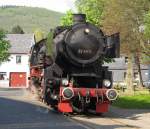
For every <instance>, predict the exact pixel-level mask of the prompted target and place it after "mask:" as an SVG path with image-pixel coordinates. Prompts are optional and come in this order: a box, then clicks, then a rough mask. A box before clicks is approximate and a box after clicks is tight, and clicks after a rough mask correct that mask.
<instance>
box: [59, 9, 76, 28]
mask: <svg viewBox="0 0 150 129" xmlns="http://www.w3.org/2000/svg"><path fill="white" fill-rule="evenodd" d="M72 14H73V11H72V10H69V11H67V12H66V14H65V15H64V16H63V17H62V18H61V25H62V26H70V25H72V23H73V15H72Z"/></svg>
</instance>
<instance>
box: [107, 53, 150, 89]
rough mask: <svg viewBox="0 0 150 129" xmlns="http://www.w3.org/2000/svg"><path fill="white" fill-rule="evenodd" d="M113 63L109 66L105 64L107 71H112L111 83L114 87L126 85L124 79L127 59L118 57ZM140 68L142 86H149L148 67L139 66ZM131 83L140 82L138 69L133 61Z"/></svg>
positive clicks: (149, 72) (149, 69) (149, 67)
mask: <svg viewBox="0 0 150 129" xmlns="http://www.w3.org/2000/svg"><path fill="white" fill-rule="evenodd" d="M114 60H115V61H114V62H112V63H109V64H107V63H106V64H105V65H106V66H108V67H109V70H110V71H112V75H113V83H114V84H115V85H118V84H119V85H120V86H125V85H126V82H125V80H126V77H127V67H128V66H127V65H128V58H127V57H124V56H122V57H120V58H115V59H114ZM140 66H141V74H142V80H143V84H146V85H147V83H149V84H150V65H142V64H141V65H140ZM132 77H133V83H134V84H135V83H138V82H139V81H140V77H139V73H138V69H137V67H136V64H135V63H134V61H133V75H132Z"/></svg>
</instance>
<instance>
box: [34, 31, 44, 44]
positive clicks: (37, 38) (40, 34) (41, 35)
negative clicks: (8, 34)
mask: <svg viewBox="0 0 150 129" xmlns="http://www.w3.org/2000/svg"><path fill="white" fill-rule="evenodd" d="M34 38H35V42H36V43H37V42H39V41H40V40H42V39H44V33H43V31H42V30H41V29H35V31H34Z"/></svg>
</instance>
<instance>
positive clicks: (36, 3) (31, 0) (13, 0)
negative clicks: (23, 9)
mask: <svg viewBox="0 0 150 129" xmlns="http://www.w3.org/2000/svg"><path fill="white" fill-rule="evenodd" d="M74 1H75V0H0V6H2V5H17V6H29V7H42V8H46V9H50V10H54V11H57V12H63V13H65V12H66V11H67V10H69V9H72V10H75V7H74Z"/></svg>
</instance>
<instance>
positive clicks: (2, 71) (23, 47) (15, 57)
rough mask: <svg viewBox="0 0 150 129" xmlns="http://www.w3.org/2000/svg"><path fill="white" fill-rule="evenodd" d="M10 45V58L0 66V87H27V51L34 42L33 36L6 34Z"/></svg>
mask: <svg viewBox="0 0 150 129" xmlns="http://www.w3.org/2000/svg"><path fill="white" fill-rule="evenodd" d="M7 40H9V42H10V44H11V48H10V49H9V53H10V57H9V60H10V61H7V62H3V63H2V64H0V87H28V75H29V51H30V48H31V46H32V45H33V44H34V43H35V42H34V35H33V34H8V35H7Z"/></svg>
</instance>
